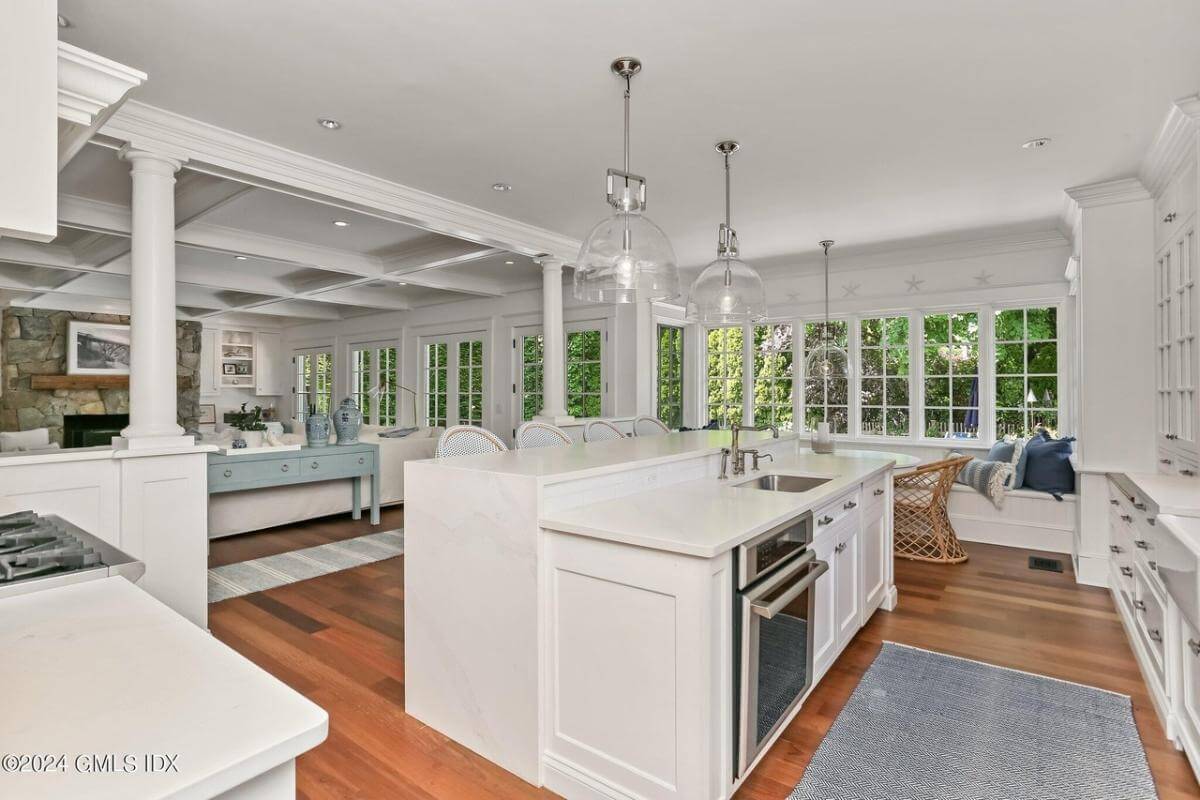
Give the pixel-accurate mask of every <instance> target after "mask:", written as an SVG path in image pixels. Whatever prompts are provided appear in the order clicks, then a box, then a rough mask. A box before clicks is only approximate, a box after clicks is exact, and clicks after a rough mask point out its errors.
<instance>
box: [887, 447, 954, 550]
mask: <svg viewBox="0 0 1200 800" xmlns="http://www.w3.org/2000/svg"><path fill="white" fill-rule="evenodd" d="M970 460H971V458H970V456H962V457H955V458H947V459H945V460H944V461H934V462H933V463H931V464H924V465H922V466H920V467H917V468H916V469H914V470H912V471H911V472H905V473H903V474H900V475H896V476H895V477H894V478H893V479H892V480H893V484H894V486H895V491H894V493H893V496H894V498H895V500H894V503H893V507H894V511H895V533H894V535H893V539H894V544H893V549H894V550H895V553H896V555H897V556H899V557H900V558H910V559H912V560H914V561H932V562H934V563H937V564H961V563H962V562H964V561H966V560H967V551H966V550H964V549H963V547H962V544H961V543H960V542H959V541H958V537H957V536H955V535H954V526H953V525H951V524H950V515H949V514H948V513H947V511H946V504H947V502H948V501H949V499H950V489H951V487H953V486H954V478H955V476H956V475H958V471H959V470H960V469H962V468H963V466H964V465H965V464H966V463H967V462H968V461H970Z"/></svg>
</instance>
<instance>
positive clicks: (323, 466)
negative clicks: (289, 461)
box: [300, 452, 375, 479]
mask: <svg viewBox="0 0 1200 800" xmlns="http://www.w3.org/2000/svg"><path fill="white" fill-rule="evenodd" d="M374 466H375V459H374V457H373V456H372V454H371V453H363V452H357V453H322V454H321V455H317V456H305V457H303V458H301V459H300V472H301V474H302V475H303V476H304V479H306V478H316V477H320V478H338V477H346V478H352V477H354V476H355V475H363V474H365V473H368V472H371V471H372V470H373V469H374Z"/></svg>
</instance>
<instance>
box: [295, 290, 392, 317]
mask: <svg viewBox="0 0 1200 800" xmlns="http://www.w3.org/2000/svg"><path fill="white" fill-rule="evenodd" d="M306 298H307V299H309V300H315V301H318V302H321V303H333V304H335V305H345V306H356V307H360V308H362V307H366V308H377V309H380V310H381V311H411V310H412V305H411V304H410V303H408V302H407V301H405V300H403V299H400V298H397V297H388V296H386V295H384V294H383V292H382V291H381V290H379V289H370V288H367V287H366V286H365V285H359V286H346V287H343V288H340V289H328V290H326V291H321V292H314V293H313V294H309V295H306Z"/></svg>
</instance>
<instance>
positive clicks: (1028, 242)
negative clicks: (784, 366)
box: [689, 223, 1070, 278]
mask: <svg viewBox="0 0 1200 800" xmlns="http://www.w3.org/2000/svg"><path fill="white" fill-rule="evenodd" d="M1069 244H1070V242H1069V241H1068V239H1067V238H1066V237H1064V236H1063V234H1062V233H1061V232H1060V231H1059V230H1057V229H1055V228H1054V227H1052V224H1051V223H1047V226H1046V228H1045V229H1038V230H1018V231H1011V232H996V231H995V230H991V231H978V232H976V234H975V235H974V236H971V235H969V234H968V235H964V236H960V237H958V238H955V239H946V238H944V237H930V238H929V239H926V240H907V241H903V240H902V241H893V242H883V243H879V244H872V245H864V246H861V247H845V248H842V249H841V250H840V251H839V250H836V249H831V253H830V272H831V273H832V272H852V271H859V270H868V269H881V268H885V267H907V266H916V265H919V264H930V263H936V262H939V261H957V260H960V259H968V258H979V257H985V256H995V255H1001V254H1004V253H1018V252H1025V251H1031V250H1046V249H1054V248H1060V247H1066V246H1068V245H1069ZM755 267H756V268H757V269H758V271H759V273H760V274H762V275H763V277H772V278H775V277H785V276H791V275H797V274H806V273H815V272H821V271H823V270H824V255H823V254H807V255H804V256H798V257H784V258H771V259H763V260H756V261H755ZM697 271H698V270H697ZM689 274H690V273H689Z"/></svg>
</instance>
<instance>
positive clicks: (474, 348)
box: [418, 331, 487, 427]
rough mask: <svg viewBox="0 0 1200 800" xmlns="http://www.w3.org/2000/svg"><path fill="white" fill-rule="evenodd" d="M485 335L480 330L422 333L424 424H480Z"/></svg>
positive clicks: (482, 407)
mask: <svg viewBox="0 0 1200 800" xmlns="http://www.w3.org/2000/svg"><path fill="white" fill-rule="evenodd" d="M486 342H487V336H486V334H485V333H483V332H481V331H480V332H474V331H473V332H470V333H455V334H446V335H441V336H422V337H421V338H420V339H419V340H418V349H419V351H420V354H421V396H422V399H423V402H422V404H421V407H422V408H423V409H424V414H423V416H424V420H425V424H427V425H430V426H437V427H447V426H450V425H483V422H484V416H485V409H486V407H487V406H486V392H485V389H484V387H485V386H486V385H487V377H486V373H487V366H486V365H487V346H486Z"/></svg>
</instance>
